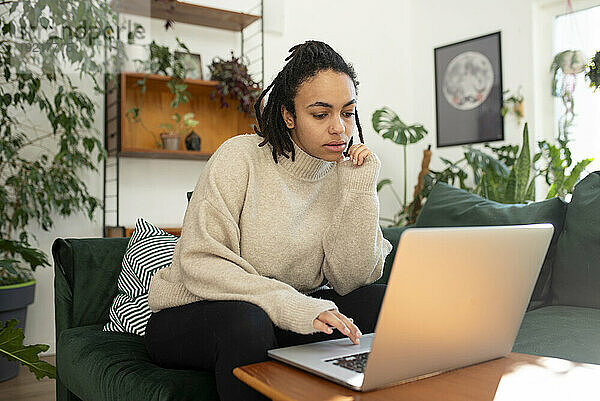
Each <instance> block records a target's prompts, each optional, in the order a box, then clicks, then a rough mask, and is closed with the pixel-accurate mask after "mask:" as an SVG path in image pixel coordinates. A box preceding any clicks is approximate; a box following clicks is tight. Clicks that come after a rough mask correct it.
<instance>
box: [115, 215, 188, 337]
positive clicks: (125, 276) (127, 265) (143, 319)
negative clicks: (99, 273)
mask: <svg viewBox="0 0 600 401" xmlns="http://www.w3.org/2000/svg"><path fill="white" fill-rule="evenodd" d="M177 239H178V237H176V236H174V235H171V234H168V233H166V232H165V231H163V230H161V229H160V228H158V227H155V226H153V225H152V224H150V223H148V222H147V221H145V220H144V219H141V218H139V219H137V221H136V223H135V230H134V231H133V234H132V235H131V239H130V240H129V244H128V245H127V249H126V250H125V256H124V257H123V264H122V267H121V273H120V274H119V279H118V281H117V287H118V290H119V292H118V294H117V295H116V296H115V299H114V300H113V302H112V305H111V307H110V311H109V318H110V321H109V322H108V323H106V324H105V325H104V331H117V332H122V333H131V334H137V335H138V336H143V335H145V333H146V324H147V323H148V320H149V319H150V315H151V314H152V311H150V307H149V306H148V289H149V288H150V279H151V278H152V276H153V275H154V273H156V272H157V271H158V270H160V269H162V268H163V267H167V266H169V265H171V260H172V259H173V251H174V250H175V244H176V243H177Z"/></svg>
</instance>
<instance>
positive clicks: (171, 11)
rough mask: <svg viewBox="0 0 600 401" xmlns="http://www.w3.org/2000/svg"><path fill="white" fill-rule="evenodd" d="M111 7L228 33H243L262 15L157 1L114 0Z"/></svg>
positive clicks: (177, 2)
mask: <svg viewBox="0 0 600 401" xmlns="http://www.w3.org/2000/svg"><path fill="white" fill-rule="evenodd" d="M110 6H111V7H112V8H113V9H114V10H117V11H119V12H121V13H126V14H134V15H141V16H145V17H151V18H161V19H164V20H167V19H172V20H173V21H177V22H184V23H186V24H193V25H203V26H208V27H211V28H218V29H226V30H228V31H241V30H242V29H244V28H246V27H247V26H248V25H250V24H252V23H253V22H255V21H258V20H259V19H260V18H261V16H260V15H254V14H245V13H239V12H235V11H229V10H222V9H218V8H212V7H206V6H200V5H197V4H192V3H186V2H183V1H175V2H173V3H170V4H168V3H166V2H164V1H157V0H120V1H119V0H113V1H112V2H111V4H110Z"/></svg>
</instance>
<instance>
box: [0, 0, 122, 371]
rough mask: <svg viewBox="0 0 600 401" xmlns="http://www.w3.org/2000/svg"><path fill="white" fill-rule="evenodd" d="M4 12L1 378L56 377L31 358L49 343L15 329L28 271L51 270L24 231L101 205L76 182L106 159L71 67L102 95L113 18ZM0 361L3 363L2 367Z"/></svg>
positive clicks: (12, 6) (75, 11) (26, 0)
mask: <svg viewBox="0 0 600 401" xmlns="http://www.w3.org/2000/svg"><path fill="white" fill-rule="evenodd" d="M3 9H4V12H3V13H2V14H1V15H0V29H1V30H2V35H3V40H2V41H0V65H1V66H2V67H1V71H2V73H1V74H0V320H1V322H0V356H2V357H3V358H0V377H1V378H2V379H8V378H10V377H12V376H14V375H16V373H17V372H18V363H21V364H23V365H25V366H28V367H29V369H30V370H31V371H32V372H35V374H36V377H38V378H41V377H43V376H48V377H51V378H54V377H55V376H56V374H55V368H54V367H53V366H52V365H50V364H48V363H46V362H42V361H40V360H39V357H38V354H39V352H42V351H46V350H47V349H48V345H44V344H38V345H33V346H31V345H30V346H24V345H23V338H24V337H23V329H22V328H17V325H19V326H21V327H23V326H24V324H25V311H24V310H23V309H24V308H25V307H26V305H27V304H29V303H31V301H32V300H33V294H34V286H35V280H34V275H33V272H34V271H35V270H36V268H37V267H40V266H50V263H49V262H48V257H47V256H46V254H45V253H44V252H43V251H42V250H40V249H38V246H37V245H36V237H35V235H34V234H33V233H32V232H31V229H32V228H37V227H38V226H39V228H41V229H42V230H44V231H50V230H51V229H52V227H53V221H54V219H56V218H57V217H58V216H60V217H66V216H70V215H72V214H74V213H76V212H85V213H86V214H87V215H88V217H89V218H90V219H92V218H93V217H94V212H95V210H96V209H97V208H98V206H100V200H99V199H97V198H96V197H94V196H91V195H90V193H89V192H88V189H87V184H86V182H84V181H83V180H82V179H81V178H80V176H79V175H80V172H82V171H86V170H87V171H91V172H97V171H98V168H97V165H96V163H99V162H100V161H101V160H102V159H103V158H104V157H105V150H104V147H103V144H102V141H101V140H100V137H101V136H100V134H99V132H97V130H95V129H94V128H93V127H94V120H95V114H94V113H95V110H97V109H98V108H97V107H96V105H95V104H94V102H93V101H92V99H91V98H90V96H89V93H88V92H86V91H83V90H82V89H80V85H79V84H78V83H73V82H72V80H73V77H72V74H71V73H70V71H72V70H75V71H78V72H79V73H80V77H81V78H82V79H87V80H89V81H90V82H91V83H92V84H93V85H92V87H93V89H92V90H93V91H94V92H96V93H102V92H103V90H102V88H101V87H100V85H99V84H98V82H97V80H96V79H97V77H102V76H104V74H105V73H106V68H105V65H104V64H103V63H98V62H97V55H98V54H103V53H104V51H105V49H106V50H108V51H109V53H108V54H109V55H111V57H110V58H109V60H108V65H114V63H115V62H116V61H115V60H121V59H122V58H123V57H124V54H123V49H122V46H121V44H120V42H118V41H117V40H116V38H115V36H116V35H115V32H116V30H115V29H114V28H113V27H116V26H118V20H117V18H116V15H115V13H114V12H113V11H112V10H111V8H110V7H109V6H108V5H107V4H105V3H103V2H88V1H66V0H56V1H54V2H51V3H49V2H39V1H35V0H16V1H10V0H9V1H5V2H3ZM81 10H84V12H81ZM64 21H69V24H68V25H67V24H66V23H65V22H64ZM90 21H91V22H90ZM61 24H64V26H65V27H66V26H69V27H71V26H73V27H85V28H86V29H85V30H81V31H78V33H77V34H75V32H70V31H69V30H68V29H62V30H61V29H60V28H61ZM57 28H59V29H57ZM98 33H100V34H98ZM102 33H104V34H102ZM67 67H68V68H69V72H66V70H65V68H67ZM32 115H35V121H32V120H31V116H32ZM15 309H16V310H17V311H16V312H15ZM6 360H8V361H11V362H10V363H9V364H8V365H6V364H4V362H6Z"/></svg>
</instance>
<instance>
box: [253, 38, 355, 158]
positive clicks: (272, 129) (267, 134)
mask: <svg viewBox="0 0 600 401" xmlns="http://www.w3.org/2000/svg"><path fill="white" fill-rule="evenodd" d="M289 52H290V53H291V54H290V55H288V56H287V57H286V58H285V61H287V62H288V63H287V64H286V65H285V66H284V67H283V69H282V70H281V71H280V72H279V74H277V77H275V79H274V80H273V82H272V83H271V85H269V86H268V87H267V89H265V90H264V91H263V92H262V93H261V94H260V96H259V97H258V100H257V101H256V103H255V104H254V110H255V113H256V120H257V122H258V127H257V126H256V125H254V132H256V133H257V134H258V135H259V136H261V137H263V138H264V140H263V141H262V142H261V143H260V144H259V145H258V146H264V145H266V144H267V143H270V144H271V146H272V148H273V152H272V153H273V160H275V163H277V156H278V155H282V156H284V157H286V158H289V156H288V154H287V153H286V152H291V153H292V161H295V158H296V152H295V149H294V144H293V142H292V138H291V131H290V129H289V128H288V127H287V126H286V124H285V122H284V121H283V117H282V116H281V106H282V105H283V106H285V108H286V109H287V110H288V111H289V112H290V113H291V114H292V116H293V117H294V118H296V109H295V106H294V98H295V97H296V94H297V92H298V87H299V86H300V85H301V84H302V83H303V82H305V81H307V80H308V79H310V78H312V77H313V76H315V75H316V74H317V73H318V72H320V71H324V70H332V71H336V72H340V73H344V74H346V75H348V77H350V79H352V83H353V84H354V88H355V89H357V88H358V81H357V80H356V72H354V68H353V67H352V65H351V64H349V63H346V62H345V61H344V59H343V58H342V56H340V55H339V54H338V53H337V52H336V51H335V50H333V49H332V48H331V46H329V45H328V44H326V43H323V42H318V41H315V40H309V41H307V42H304V43H302V44H298V45H295V46H294V47H292V48H291V49H290V50H289ZM269 90H270V91H271V94H270V95H269V98H268V100H267V104H266V105H265V106H264V108H262V107H261V105H262V100H263V98H264V97H265V95H266V94H267V92H269ZM354 119H355V121H356V126H357V127H358V136H359V138H360V142H361V143H364V139H363V135H362V128H361V126H360V121H359V119H358V112H357V111H356V110H355V113H354ZM352 141H353V139H350V143H349V144H348V148H349V147H350V146H352ZM345 156H348V152H345Z"/></svg>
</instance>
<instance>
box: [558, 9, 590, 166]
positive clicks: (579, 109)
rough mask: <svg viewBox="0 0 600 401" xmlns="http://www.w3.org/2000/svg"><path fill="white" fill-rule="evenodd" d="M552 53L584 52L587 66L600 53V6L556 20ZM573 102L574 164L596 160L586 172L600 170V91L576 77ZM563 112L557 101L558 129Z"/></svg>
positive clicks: (570, 143)
mask: <svg viewBox="0 0 600 401" xmlns="http://www.w3.org/2000/svg"><path fill="white" fill-rule="evenodd" d="M553 50H554V54H558V53H559V52H562V51H564V50H581V51H582V52H583V54H584V56H585V58H586V63H587V62H589V60H590V59H591V58H592V57H593V56H594V54H595V53H596V51H598V50H600V6H597V7H592V8H588V9H585V10H581V11H577V12H572V13H568V14H564V15H560V16H558V17H556V19H555V20H554V40H553ZM573 99H574V108H573V111H574V113H575V119H574V121H573V125H572V126H571V127H570V129H569V140H570V142H569V148H570V149H571V152H572V155H573V161H574V162H575V161H579V160H581V159H585V158H590V157H593V158H594V161H593V162H592V164H590V165H589V166H588V167H587V171H595V170H600V89H598V90H596V92H594V91H593V90H592V88H590V87H589V84H588V82H587V81H586V79H585V74H577V75H576V79H575V92H574V95H573ZM564 112H565V107H564V105H563V102H562V100H561V99H560V98H556V100H555V107H554V117H555V127H558V122H559V119H560V117H561V116H562V115H563V113H564ZM555 132H556V130H555ZM584 175H585V173H584Z"/></svg>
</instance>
